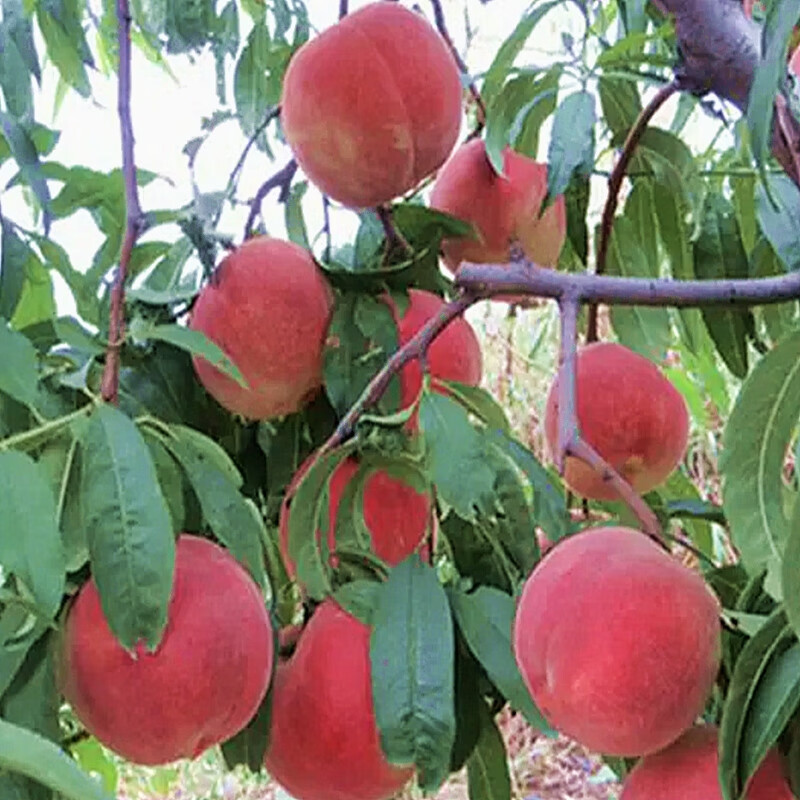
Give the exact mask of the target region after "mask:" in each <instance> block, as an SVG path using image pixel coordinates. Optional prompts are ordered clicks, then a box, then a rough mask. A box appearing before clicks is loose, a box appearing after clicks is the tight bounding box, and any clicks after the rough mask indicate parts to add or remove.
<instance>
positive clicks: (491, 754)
mask: <svg viewBox="0 0 800 800" xmlns="http://www.w3.org/2000/svg"><path fill="white" fill-rule="evenodd" d="M479 702H480V709H481V714H480V716H481V732H480V736H479V737H478V743H477V745H476V746H475V749H474V750H473V751H472V754H471V755H470V757H469V758H468V759H467V790H468V792H469V800H511V775H510V773H509V771H508V756H507V754H506V746H505V743H504V742H503V736H502V734H501V733H500V731H499V729H498V727H497V725H496V724H495V722H494V720H493V719H492V717H491V715H490V714H489V711H488V709H487V708H486V706H485V705H484V704H483V702H482V701H479Z"/></svg>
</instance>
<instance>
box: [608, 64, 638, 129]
mask: <svg viewBox="0 0 800 800" xmlns="http://www.w3.org/2000/svg"><path fill="white" fill-rule="evenodd" d="M598 89H599V92H600V104H601V106H602V109H603V120H604V121H605V123H606V125H608V127H609V128H611V132H612V133H613V134H614V138H615V139H617V140H620V139H622V137H624V136H625V135H627V133H628V131H629V130H630V128H631V127H633V124H634V122H636V120H637V119H638V118H639V115H640V114H641V113H642V101H641V98H640V97H639V88H638V85H637V83H636V82H635V81H634V80H632V79H631V80H624V79H622V78H617V77H610V76H608V75H603V76H602V77H601V78H600V80H599V81H598Z"/></svg>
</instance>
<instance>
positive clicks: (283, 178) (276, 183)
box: [244, 159, 297, 239]
mask: <svg viewBox="0 0 800 800" xmlns="http://www.w3.org/2000/svg"><path fill="white" fill-rule="evenodd" d="M295 172H297V162H296V161H295V160H294V159H292V160H291V161H289V162H288V163H287V164H286V166H285V167H283V168H282V169H280V170H278V171H277V172H276V173H275V174H274V175H272V176H271V177H269V178H267V180H265V181H264V183H262V184H261V186H259V188H258V191H257V192H256V195H255V197H254V198H253V199H252V200H251V201H250V203H249V205H250V213H249V214H248V215H247V222H245V224H244V238H245V239H247V237H248V236H250V234H251V232H252V230H253V225H254V224H255V221H256V217H257V216H258V215H259V214H260V213H261V204H262V203H263V202H264V198H266V196H267V195H268V194H269V193H270V192H271V191H272V190H273V189H280V190H281V191H280V194H279V195H278V200H279V201H280V202H281V203H285V202H286V201H287V200H288V198H289V190H290V188H291V185H292V179H293V178H294V174H295Z"/></svg>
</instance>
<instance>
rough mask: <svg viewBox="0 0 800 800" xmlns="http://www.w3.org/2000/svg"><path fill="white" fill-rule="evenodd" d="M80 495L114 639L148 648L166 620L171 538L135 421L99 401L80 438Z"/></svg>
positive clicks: (169, 524) (96, 576)
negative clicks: (142, 642)
mask: <svg viewBox="0 0 800 800" xmlns="http://www.w3.org/2000/svg"><path fill="white" fill-rule="evenodd" d="M81 451H82V452H81V500H82V511H83V517H84V521H85V525H86V538H87V541H88V545H89V554H90V558H91V563H92V574H93V577H94V579H95V581H96V583H97V588H98V591H99V593H100V602H101V605H102V608H103V613H104V614H105V617H106V619H107V621H108V625H109V627H110V628H111V631H112V632H113V633H114V636H115V637H116V638H117V639H118V640H119V642H120V643H121V644H122V645H123V647H125V648H127V649H132V648H133V647H134V646H136V644H137V643H138V642H139V641H140V640H142V639H143V640H144V642H145V644H146V645H147V647H148V648H149V649H150V650H151V651H152V650H155V648H156V647H157V646H158V643H159V641H160V640H161V635H162V633H163V631H164V627H165V626H166V624H167V608H168V605H169V601H170V597H171V594H172V582H173V575H174V565H175V539H174V538H173V534H172V521H171V520H170V516H169V509H168V508H167V504H166V501H165V500H164V495H163V494H162V492H161V487H160V486H159V485H158V476H157V474H156V469H155V465H154V464H153V459H152V457H151V455H150V451H149V450H148V449H147V444H146V442H145V441H144V439H143V438H142V435H141V433H140V432H139V430H138V428H137V427H136V425H135V424H134V423H133V421H132V420H131V419H130V418H129V417H127V416H126V415H125V414H123V413H122V412H121V411H119V410H118V409H116V408H115V407H114V406H110V405H102V406H99V407H98V408H97V409H96V410H95V411H94V413H93V414H92V416H91V418H90V420H89V423H88V426H87V428H86V431H85V433H84V435H83V439H82V441H81Z"/></svg>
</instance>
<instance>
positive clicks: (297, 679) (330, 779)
mask: <svg viewBox="0 0 800 800" xmlns="http://www.w3.org/2000/svg"><path fill="white" fill-rule="evenodd" d="M369 638H370V629H369V626H367V625H364V624H363V623H362V622H359V621H358V620H357V619H355V618H354V617H352V616H350V615H349V614H347V613H346V612H345V611H343V610H342V609H341V608H340V607H339V606H338V605H337V604H336V603H335V601H333V600H331V599H328V600H325V602H323V603H322V604H321V605H320V606H319V607H318V608H317V610H316V611H315V612H314V614H313V616H312V617H311V620H310V621H309V623H308V625H307V627H306V629H305V630H304V631H303V633H302V634H301V635H300V639H299V641H298V644H297V648H296V649H295V651H294V654H293V655H292V656H291V657H290V658H289V659H288V661H286V662H284V663H282V664H279V665H278V669H277V671H276V674H275V681H274V687H273V690H272V714H271V730H270V736H269V745H268V749H267V754H266V757H265V759H264V764H265V766H266V768H267V771H268V772H269V774H270V775H271V776H272V777H273V778H274V779H275V781H277V783H279V784H280V785H281V786H283V787H284V788H285V789H286V791H288V792H289V794H291V795H292V796H293V797H295V798H297V800H387V798H389V797H392V796H393V795H394V794H396V793H397V792H399V791H400V790H401V789H402V788H403V787H404V786H405V785H406V783H408V781H409V780H410V779H411V777H412V776H413V774H414V773H413V769H411V768H410V767H397V766H393V765H391V764H389V762H388V761H387V760H386V757H385V756H384V754H383V750H382V749H381V744H380V738H379V734H378V728H377V724H376V722H375V710H374V705H373V699H372V682H371V680H372V679H371V666H370V658H369Z"/></svg>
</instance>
